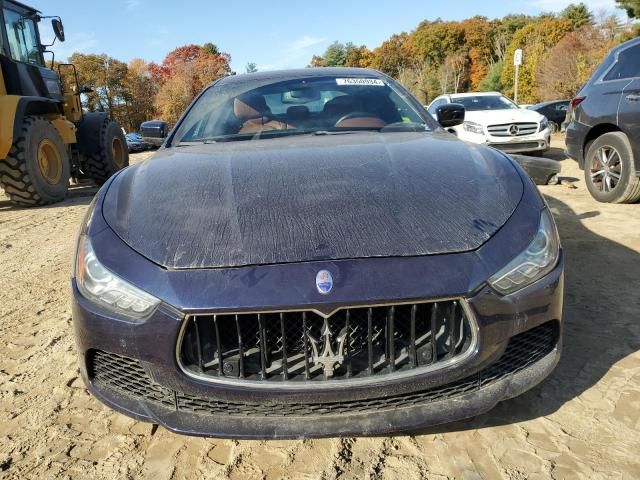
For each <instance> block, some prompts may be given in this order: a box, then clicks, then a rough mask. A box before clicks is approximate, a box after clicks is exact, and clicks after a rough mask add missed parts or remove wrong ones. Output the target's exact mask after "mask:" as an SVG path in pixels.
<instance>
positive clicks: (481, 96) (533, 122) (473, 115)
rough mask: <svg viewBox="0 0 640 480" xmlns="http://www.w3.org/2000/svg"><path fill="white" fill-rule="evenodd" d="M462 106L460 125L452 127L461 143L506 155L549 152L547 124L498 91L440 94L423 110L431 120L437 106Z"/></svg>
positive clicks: (549, 133)
mask: <svg viewBox="0 0 640 480" xmlns="http://www.w3.org/2000/svg"><path fill="white" fill-rule="evenodd" d="M447 103H459V104H462V105H463V106H464V108H465V110H466V114H465V119H464V123H463V124H462V125H459V126H457V127H453V128H452V129H450V130H452V131H453V132H455V133H456V135H458V137H459V138H460V139H462V140H466V141H469V142H473V143H482V144H485V145H489V146H491V147H495V148H498V149H500V150H503V151H505V152H508V153H525V152H526V153H542V152H544V151H546V150H548V149H549V144H550V142H551V130H550V129H549V122H548V120H547V119H546V118H545V117H544V116H543V115H540V114H539V113H537V112H534V111H533V110H527V109H524V108H520V107H519V106H518V105H516V104H515V103H513V102H512V101H511V100H509V99H508V98H507V97H505V96H504V95H502V94H501V93H498V92H488V93H457V94H450V95H441V96H439V97H438V98H436V99H435V100H434V101H433V102H431V105H429V107H427V110H428V111H429V113H430V114H431V115H433V116H434V117H435V116H436V111H437V109H438V107H441V106H442V105H446V104H447Z"/></svg>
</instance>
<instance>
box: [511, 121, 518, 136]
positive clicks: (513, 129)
mask: <svg viewBox="0 0 640 480" xmlns="http://www.w3.org/2000/svg"><path fill="white" fill-rule="evenodd" d="M509 133H510V134H511V135H513V136H514V137H515V136H516V135H518V134H519V133H520V127H518V125H515V124H514V125H510V126H509Z"/></svg>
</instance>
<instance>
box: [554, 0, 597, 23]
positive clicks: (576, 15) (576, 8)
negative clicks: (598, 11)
mask: <svg viewBox="0 0 640 480" xmlns="http://www.w3.org/2000/svg"><path fill="white" fill-rule="evenodd" d="M560 17H561V18H564V19H565V20H569V21H570V22H571V25H572V26H573V29H574V30H576V29H578V28H580V27H582V26H584V25H592V24H593V15H592V14H591V11H590V10H589V7H587V6H586V5H585V4H584V3H582V2H581V3H578V4H577V5H576V4H575V3H572V4H571V5H569V6H568V7H567V8H565V9H564V10H563V11H562V13H561V14H560Z"/></svg>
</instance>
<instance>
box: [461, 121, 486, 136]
mask: <svg viewBox="0 0 640 480" xmlns="http://www.w3.org/2000/svg"><path fill="white" fill-rule="evenodd" d="M462 128H464V129H465V130H466V131H467V132H471V133H477V134H479V135H482V134H484V130H483V129H482V125H480V124H478V123H475V122H464V123H463V124H462Z"/></svg>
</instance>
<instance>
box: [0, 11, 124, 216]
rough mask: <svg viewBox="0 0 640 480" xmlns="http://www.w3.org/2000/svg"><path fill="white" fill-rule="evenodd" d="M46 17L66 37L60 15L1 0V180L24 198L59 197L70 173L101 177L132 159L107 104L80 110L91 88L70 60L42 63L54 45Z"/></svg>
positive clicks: (31, 202) (19, 201) (17, 198)
mask: <svg viewBox="0 0 640 480" xmlns="http://www.w3.org/2000/svg"><path fill="white" fill-rule="evenodd" d="M45 18H52V21H51V24H52V27H53V31H54V33H55V36H56V39H58V40H59V41H64V28H63V26H62V21H61V20H60V18H59V17H44V16H42V15H41V14H40V12H38V11H37V10H35V9H33V8H31V7H28V6H26V5H23V4H21V3H19V2H16V1H14V0H0V187H2V188H3V189H4V191H5V193H6V194H7V196H8V197H9V198H10V199H11V201H12V202H13V203H14V204H16V205H21V206H37V205H46V204H49V203H54V202H58V201H60V200H62V199H63V198H65V196H66V195H67V190H68V188H69V180H70V178H90V179H92V180H93V181H95V182H96V183H97V184H99V185H101V184H102V183H104V182H105V181H106V180H107V179H108V178H109V177H110V176H111V175H113V174H114V173H115V172H116V171H118V170H119V169H121V168H124V167H126V166H127V165H128V164H129V153H128V149H127V143H126V140H125V137H124V134H123V132H122V129H121V128H120V126H119V125H118V123H117V122H115V121H113V120H112V119H110V118H109V117H108V116H107V114H106V113H104V112H90V113H83V111H82V106H81V102H80V95H81V93H85V92H87V91H90V90H88V89H87V88H86V87H85V88H83V89H80V87H79V85H78V78H77V74H76V71H75V67H74V66H73V65H69V64H59V65H58V68H57V71H54V70H53V68H47V67H46V65H45V61H44V53H46V52H49V51H48V50H47V48H48V47H50V46H51V45H43V44H42V42H41V41H40V33H39V29H38V25H39V23H40V22H41V21H42V20H43V19H45ZM54 42H55V40H54ZM49 53H51V52H49ZM53 64H54V62H53V61H52V62H51V66H52V67H53Z"/></svg>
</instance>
